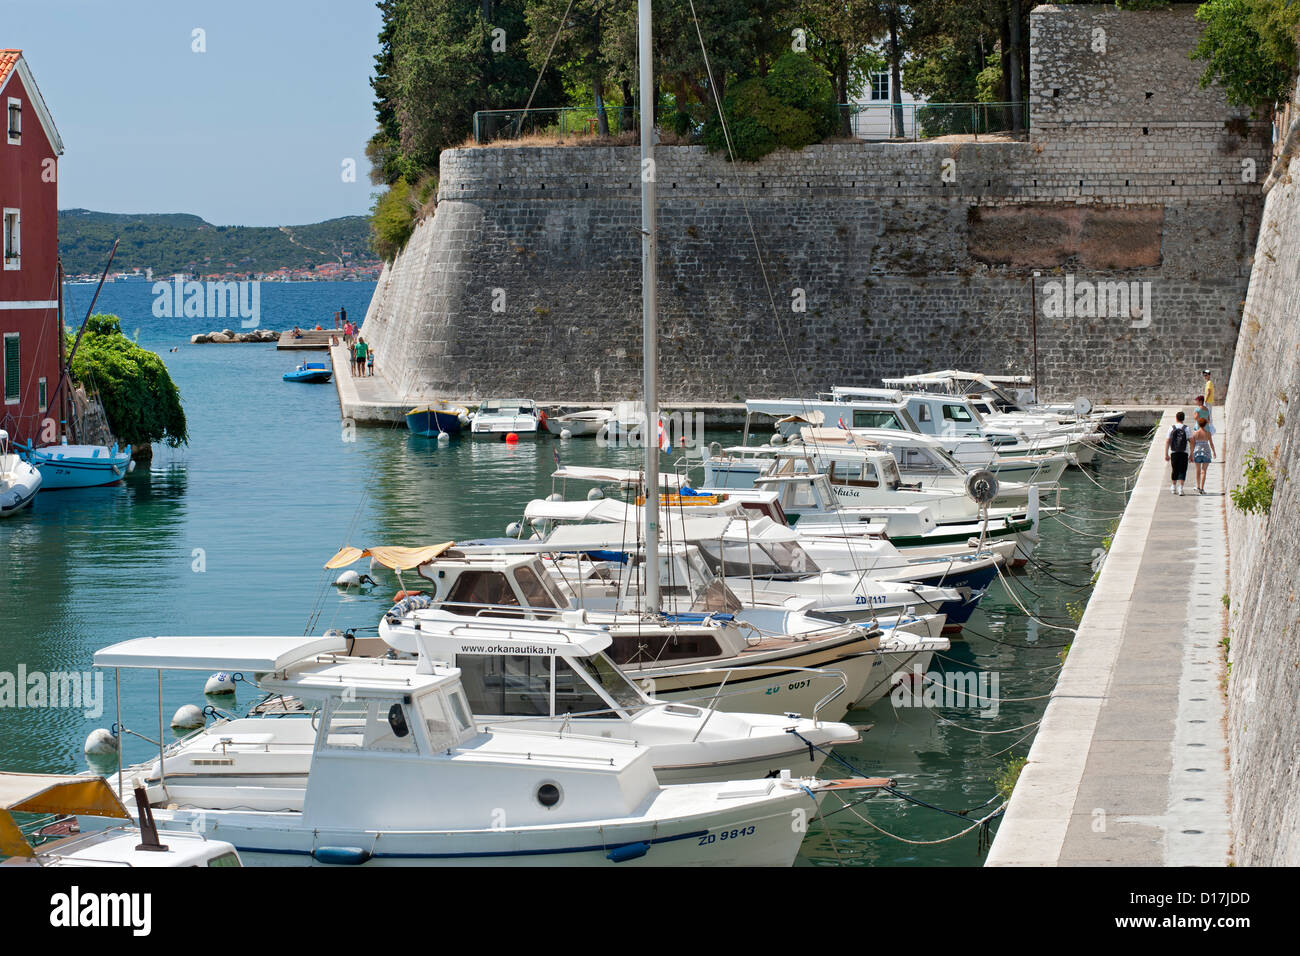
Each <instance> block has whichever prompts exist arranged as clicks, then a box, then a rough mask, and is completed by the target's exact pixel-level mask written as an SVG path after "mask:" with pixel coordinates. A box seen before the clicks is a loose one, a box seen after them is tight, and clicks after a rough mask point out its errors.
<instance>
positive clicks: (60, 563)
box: [0, 283, 1136, 866]
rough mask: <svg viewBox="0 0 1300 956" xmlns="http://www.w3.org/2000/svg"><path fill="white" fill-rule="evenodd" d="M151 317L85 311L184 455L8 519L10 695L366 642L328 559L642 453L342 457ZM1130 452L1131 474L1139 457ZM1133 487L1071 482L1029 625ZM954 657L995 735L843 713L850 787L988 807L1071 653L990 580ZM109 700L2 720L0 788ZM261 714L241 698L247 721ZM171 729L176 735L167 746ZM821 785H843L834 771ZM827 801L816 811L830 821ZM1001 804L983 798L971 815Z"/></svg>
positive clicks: (948, 664)
mask: <svg viewBox="0 0 1300 956" xmlns="http://www.w3.org/2000/svg"><path fill="white" fill-rule="evenodd" d="M373 288H374V286H373V283H303V284H279V283H266V284H263V286H262V288H261V308H262V316H261V321H260V322H259V325H260V326H262V327H269V328H275V329H284V328H290V327H292V326H293V325H295V324H297V325H301V326H304V327H310V326H314V325H315V324H317V323H318V322H319V323H320V324H322V325H330V324H332V321H333V320H332V316H333V313H334V310H335V309H337V308H338V306H339V305H344V306H346V308H347V310H348V314H349V315H350V316H352V317H353V318H356V319H360V318H361V317H362V316H364V314H365V309H366V305H367V303H368V302H369V298H370V294H371V292H372V290H373ZM92 291H93V287H88V286H76V287H72V288H70V290H69V307H68V314H69V322H70V323H71V322H73V321H74V320H75V321H79V320H80V318H81V316H82V315H83V314H84V310H85V307H86V305H87V304H88V302H89V298H90V295H91V293H92ZM152 302H153V297H152V294H151V290H150V287H149V286H148V285H147V284H132V285H123V284H117V285H111V286H106V287H105V289H104V292H103V294H102V295H101V297H100V302H99V305H98V306H97V309H96V311H104V312H113V313H116V314H117V315H119V316H121V317H122V328H123V330H124V331H126V332H127V333H128V334H131V335H136V334H137V331H138V337H139V341H140V344H141V345H143V346H145V347H146V348H149V349H152V350H154V351H157V352H158V353H159V354H160V355H162V357H163V359H164V360H165V361H166V363H167V365H168V367H169V368H170V369H171V372H172V375H173V377H174V378H175V380H176V382H177V384H178V385H179V387H180V389H181V394H182V398H183V399H184V402H185V409H186V414H187V416H188V419H189V432H190V444H189V445H188V446H185V447H182V448H179V449H169V448H166V447H163V446H156V447H155V454H154V460H153V466H152V468H150V469H148V470H145V469H140V470H137V471H136V472H135V473H133V474H132V475H131V476H130V477H129V478H128V479H127V480H126V481H125V482H124V483H122V484H119V485H116V486H114V487H109V488H100V489H93V490H87V491H63V492H54V493H47V494H42V495H40V496H39V497H38V498H37V501H36V504H35V507H34V509H33V510H32V511H31V512H30V513H28V514H24V515H21V516H19V517H17V518H12V519H7V520H5V521H3V522H0V582H3V583H2V584H0V673H2V672H8V673H10V674H14V675H16V674H17V673H18V671H19V668H20V666H23V667H25V668H26V670H27V671H29V672H33V671H79V672H84V671H89V670H91V667H90V662H91V658H92V655H93V653H94V651H95V650H96V649H98V648H101V647H104V646H106V645H108V644H111V643H114V642H116V641H120V640H124V639H126V638H130V637H137V636H142V635H149V634H301V633H304V632H305V631H306V630H307V629H308V628H310V630H311V631H313V632H315V633H320V632H321V631H323V630H324V629H326V628H329V627H345V628H346V627H365V626H373V625H374V624H375V623H377V621H378V619H379V617H380V615H381V614H382V613H383V612H384V611H385V610H386V609H387V608H388V606H389V605H390V603H391V598H392V594H393V591H394V590H395V589H396V586H395V584H394V583H393V582H392V579H391V578H390V577H388V576H387V575H385V576H384V577H383V578H382V579H381V586H380V587H378V588H375V589H373V590H372V591H371V592H369V593H366V594H356V593H353V594H340V593H338V592H336V591H335V589H334V588H333V587H332V586H330V584H329V581H330V580H331V579H332V578H333V573H329V572H324V571H323V570H322V567H321V566H322V565H323V564H324V563H325V561H326V560H328V559H329V558H330V557H331V556H332V555H333V554H334V553H335V552H336V551H337V550H338V548H339V547H341V546H342V545H344V544H355V545H359V546H365V545H368V544H379V543H384V544H411V545H413V544H421V543H432V542H438V541H445V540H448V539H451V538H467V537H477V536H485V535H497V534H501V533H502V532H503V531H504V529H505V526H506V525H507V524H508V523H509V522H510V521H513V520H516V519H517V518H518V517H519V515H520V512H521V511H522V509H523V506H524V504H525V503H526V502H527V501H528V500H529V499H530V498H532V497H537V496H545V495H546V494H549V493H550V492H551V490H552V489H551V482H550V474H551V471H552V470H553V468H554V462H553V458H552V453H553V451H554V450H555V449H557V448H558V449H559V453H560V456H561V458H562V460H563V461H564V462H565V463H568V464H615V463H622V464H626V465H629V466H635V465H636V464H637V461H638V458H639V452H637V451H635V450H629V449H600V448H597V447H596V444H595V442H594V441H590V440H582V441H579V440H573V441H568V442H559V441H555V440H552V439H549V438H544V439H538V440H536V441H524V442H521V443H520V444H519V445H518V446H515V447H511V446H507V445H505V444H503V443H499V442H490V441H468V440H459V441H453V442H452V443H450V445H448V446H445V447H442V448H439V447H438V446H437V444H436V443H435V442H433V441H430V440H428V439H421V438H416V437H414V436H411V435H409V433H407V432H406V430H405V429H404V428H403V429H400V430H389V429H359V430H358V431H357V432H356V434H355V441H351V442H348V441H344V432H343V429H342V427H341V425H340V422H339V415H338V402H337V398H336V395H335V391H334V387H333V385H328V386H320V385H299V384H292V383H287V382H283V381H281V378H280V376H281V375H282V374H283V373H284V372H285V371H287V370H289V369H291V368H292V367H294V366H295V365H296V364H297V362H298V360H299V356H296V355H294V354H293V353H283V352H277V351H276V349H275V347H274V345H253V344H242V345H198V346H191V345H189V344H188V342H189V337H190V335H191V334H193V333H195V332H207V331H211V330H212V329H214V328H221V327H223V326H231V327H235V326H237V324H238V323H237V321H235V320H220V319H216V320H210V319H183V320H177V319H157V318H154V317H153V315H152V312H151V305H152ZM172 347H177V348H178V351H177V352H174V353H173V352H170V351H169V350H170V349H171V348H172ZM309 354H312V355H317V357H318V358H319V357H320V356H321V355H323V353H319V354H317V353H309ZM380 358H381V360H382V356H380ZM939 364H942V363H941V362H940V363H939ZM706 437H707V438H708V439H709V440H715V439H716V440H722V441H734V440H735V439H736V438H737V437H738V436H737V435H736V434H735V433H727V432H709V433H707V434H706ZM1128 441H1129V442H1133V441H1135V439H1132V438H1130V439H1128ZM1124 454H1125V455H1126V456H1127V457H1130V458H1131V457H1134V453H1133V452H1132V451H1131V450H1130V451H1125V452H1124ZM1135 467H1136V466H1135V465H1134V464H1131V463H1129V462H1128V461H1124V460H1120V459H1118V458H1105V459H1103V460H1101V463H1100V464H1098V465H1096V466H1093V467H1091V468H1090V469H1089V472H1088V475H1084V474H1081V473H1080V472H1078V471H1076V470H1071V471H1070V472H1067V474H1066V480H1065V485H1066V491H1065V493H1064V495H1063V498H1062V502H1063V504H1065V505H1066V506H1067V508H1068V513H1067V514H1066V515H1065V516H1064V521H1065V522H1068V524H1069V525H1070V526H1071V527H1066V525H1065V524H1064V523H1062V522H1060V521H1056V520H1045V521H1044V523H1043V528H1042V531H1043V542H1042V544H1041V545H1040V547H1039V549H1038V551H1037V552H1036V554H1035V560H1036V561H1037V562H1040V563H1041V565H1042V567H1031V568H1030V569H1028V570H1027V571H1026V572H1024V573H1020V574H1017V575H1016V576H1015V577H1014V578H1013V579H1012V588H1014V590H1015V593H1016V595H1017V596H1018V597H1019V599H1020V600H1021V601H1022V602H1024V604H1025V605H1026V607H1027V608H1028V609H1029V610H1030V611H1032V612H1033V613H1034V614H1035V615H1036V616H1038V617H1039V618H1041V619H1042V620H1044V621H1047V622H1052V623H1056V624H1061V625H1067V626H1068V625H1070V624H1071V620H1070V615H1069V612H1068V610H1067V608H1066V604H1067V603H1069V602H1082V601H1084V600H1086V598H1087V596H1088V593H1089V586H1088V582H1089V579H1090V577H1091V575H1092V562H1093V560H1094V549H1095V548H1099V547H1100V546H1101V537H1102V536H1104V535H1105V534H1106V532H1107V529H1108V526H1109V524H1110V522H1111V521H1113V520H1115V519H1117V517H1118V512H1119V511H1120V510H1121V509H1122V507H1123V501H1124V499H1123V497H1122V495H1120V494H1116V493H1111V492H1109V491H1106V490H1102V489H1101V488H1098V486H1097V483H1100V484H1101V485H1104V486H1106V488H1108V489H1122V488H1123V487H1124V481H1125V478H1126V477H1127V476H1128V475H1131V474H1132V472H1133V471H1134V470H1135ZM1090 478H1091V480H1090ZM1072 529H1073V530H1072ZM1094 536H1095V537H1094ZM981 635H986V636H981ZM967 638H968V639H967V640H966V641H963V642H957V643H955V644H954V646H953V650H952V651H951V652H950V653H948V654H946V655H944V659H943V660H936V663H935V669H940V668H943V669H947V670H949V671H963V672H964V671H971V670H975V671H979V672H981V673H984V674H987V675H989V678H988V679H990V680H991V679H992V676H993V675H996V677H997V696H998V697H1000V698H1001V699H1002V700H1003V701H1004V702H1003V703H1001V704H1000V706H999V707H998V711H997V713H996V715H992V716H987V717H982V716H981V715H980V711H979V710H977V709H974V708H957V707H937V708H929V707H926V708H907V709H902V708H894V707H892V706H890V705H889V703H888V702H885V703H882V704H881V705H878V706H877V707H875V708H872V709H871V710H869V711H865V712H862V711H851V712H850V714H849V717H848V718H846V719H847V720H848V721H849V722H850V723H853V724H855V725H857V726H860V727H862V728H864V733H863V740H862V742H861V743H860V744H858V745H856V746H854V747H850V748H846V749H845V750H843V751H840V754H841V756H843V757H844V758H845V759H846V760H848V761H850V762H851V763H852V764H853V765H854V766H855V767H858V768H860V769H862V770H863V771H866V772H868V773H871V774H879V775H887V776H891V777H894V778H895V779H896V780H897V783H898V787H899V788H900V789H901V790H903V791H905V792H907V793H908V794H911V795H912V796H914V797H916V798H917V799H919V800H922V801H924V802H926V803H929V804H932V805H934V806H937V807H942V808H945V809H949V810H966V809H969V808H974V807H978V806H980V805H981V804H984V803H985V802H986V801H989V800H990V798H992V797H994V796H995V787H994V784H993V783H992V781H991V778H992V777H994V776H995V775H996V774H997V772H998V771H999V770H1000V769H1001V767H1002V766H1003V765H1004V764H1005V762H1006V761H1007V760H1008V759H1009V758H1010V757H1012V756H1015V755H1024V754H1025V753H1027V752H1028V749H1029V746H1030V744H1031V743H1032V740H1033V737H1032V734H1033V731H1034V722H1035V721H1036V720H1037V719H1038V718H1039V717H1040V716H1041V714H1042V711H1043V708H1044V706H1045V703H1046V702H1045V700H1043V699H1042V698H1043V696H1044V695H1045V694H1047V693H1048V692H1050V690H1051V687H1052V684H1053V681H1054V680H1055V678H1056V674H1057V672H1058V670H1059V667H1060V660H1059V655H1060V652H1061V649H1062V647H1063V645H1065V644H1067V643H1068V642H1069V639H1070V634H1069V633H1068V632H1066V631H1060V630H1053V629H1050V628H1048V627H1045V626H1042V625H1039V624H1036V623H1035V622H1034V621H1031V620H1029V619H1028V618H1027V617H1026V616H1025V615H1024V613H1023V612H1021V611H1020V610H1019V609H1018V608H1017V607H1016V605H1015V604H1014V603H1013V601H1012V599H1011V597H1010V596H1009V595H1008V594H1007V593H1006V591H1005V590H1004V588H1003V587H1002V586H1001V585H1000V584H995V585H994V587H993V589H992V591H991V592H990V593H989V595H988V596H986V598H985V600H984V603H983V605H982V606H981V609H980V611H979V612H978V613H977V614H976V615H975V617H974V619H973V620H972V622H971V626H970V628H968V631H967ZM205 677H206V675H203V674H197V673H195V674H179V675H175V674H174V675H168V676H167V677H165V678H164V700H165V702H164V712H165V716H166V717H170V716H171V714H172V712H173V711H174V710H175V709H176V708H177V707H179V706H180V705H181V704H185V703H196V704H199V705H200V706H202V705H203V703H204V700H203V693H202V689H203V682H204V679H205ZM103 690H104V694H105V696H106V698H107V700H105V701H104V712H103V714H101V715H96V716H86V715H85V714H84V713H83V712H82V710H77V709H49V708H35V707H26V708H16V707H7V708H4V709H0V768H3V769H6V770H18V771H29V772H68V771H73V770H80V769H83V768H84V767H85V766H86V758H85V757H84V756H83V755H82V752H81V748H82V743H83V741H84V740H85V738H86V735H87V734H88V733H89V732H90V731H91V730H92V729H94V728H96V727H108V726H109V725H110V724H112V723H113V721H114V714H113V681H112V677H111V675H108V676H107V677H106V678H105V680H104V683H103ZM122 697H123V716H124V722H125V723H126V725H127V726H128V727H131V728H133V729H135V730H137V731H138V732H140V733H142V734H145V735H148V736H156V735H157V733H158V726H157V710H156V706H155V677H154V675H153V674H152V673H149V674H145V673H138V674H131V675H127V676H125V677H124V679H123V694H122ZM1012 698H1014V699H1015V701H1014V702H1013V701H1012V700H1011V699H1012ZM253 699H255V695H254V694H253V693H250V692H249V690H248V689H247V688H243V689H241V693H240V695H239V702H240V705H241V706H245V705H247V704H248V703H250V702H251V701H252V700H253ZM868 727H869V728H870V729H865V728H868ZM164 733H165V735H166V736H167V737H168V738H169V739H170V738H171V731H170V730H164ZM150 749H151V748H150V746H149V745H148V744H147V743H145V742H143V741H141V740H138V739H130V738H128V742H127V744H126V746H125V751H126V757H127V759H128V760H130V761H137V760H142V759H144V758H145V757H147V756H148V755H149V753H150ZM823 775H824V776H844V775H847V772H845V771H843V770H842V769H841V768H837V767H836V766H835V765H834V764H833V763H828V764H827V765H826V767H825V769H824V771H823ZM835 805H836V803H835V799H834V798H830V799H828V800H827V801H826V804H825V805H824V807H823V810H824V811H826V812H829V811H830V810H831V809H833V807H834V806H835ZM996 806H997V800H994V801H993V802H992V803H991V804H989V807H988V808H987V809H984V810H976V811H975V812H973V813H971V814H970V816H969V818H968V819H969V820H972V821H973V820H974V819H978V818H979V817H980V816H982V815H983V814H986V813H988V812H989V809H991V808H993V807H996ZM855 814H860V815H861V817H862V818H865V820H869V821H870V823H867V822H864V820H863V819H859V818H858V817H857V816H856V815H855ZM873 825H874V826H873ZM969 825H970V823H969V822H967V818H960V819H959V818H956V817H953V816H949V815H945V814H942V813H939V812H937V811H935V810H933V809H930V808H927V807H923V806H917V805H912V804H908V803H905V802H904V801H902V800H899V799H897V798H896V797H893V796H890V795H881V796H878V797H876V798H874V799H872V800H870V801H868V802H867V803H865V804H863V805H861V806H859V807H857V808H856V810H855V811H853V812H849V811H841V812H839V813H835V814H833V815H831V816H830V817H829V818H828V819H827V820H825V821H824V822H823V821H814V822H813V823H812V824H811V825H810V829H809V835H808V838H807V840H806V842H805V844H804V850H803V854H802V858H801V862H803V863H809V864H826V865H834V864H836V863H845V864H854V865H862V864H867V865H870V864H877V865H909V866H943V865H949V866H975V865H979V864H980V863H981V862H982V860H983V857H982V856H981V855H980V854H979V853H978V852H977V848H978V847H977V842H978V836H977V834H976V833H969V834H967V835H966V836H963V837H961V838H960V839H957V840H953V841H949V842H944V843H938V844H935V845H916V844H915V843H904V842H900V841H897V840H894V839H891V838H890V837H887V836H884V835H882V834H881V833H880V832H878V831H877V830H876V829H875V828H876V827H878V828H880V829H882V830H885V831H888V832H889V833H892V834H894V835H896V836H898V837H902V838H904V839H906V840H909V841H934V840H942V839H944V838H945V837H948V836H951V835H952V834H955V833H958V832H960V831H962V830H964V829H966V828H967V827H968V826H969ZM994 827H996V823H994ZM827 828H829V830H828V829H827Z"/></svg>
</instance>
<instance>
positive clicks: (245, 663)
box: [95, 634, 347, 673]
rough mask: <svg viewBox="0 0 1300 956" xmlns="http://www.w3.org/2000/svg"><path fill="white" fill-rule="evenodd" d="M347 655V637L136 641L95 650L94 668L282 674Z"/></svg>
mask: <svg viewBox="0 0 1300 956" xmlns="http://www.w3.org/2000/svg"><path fill="white" fill-rule="evenodd" d="M345 653H347V639H346V638H345V637H343V635H341V634H340V635H337V636H334V637H302V636H297V637H252V636H245V635H236V636H231V637H137V638H133V639H132V640H129V641H122V642H121V643H119V644H113V645H112V646H110V647H105V648H104V649H103V650H99V651H96V652H95V666H96V667H131V668H136V667H139V668H153V669H157V670H191V671H251V672H253V673H265V672H268V671H279V670H284V669H285V668H286V667H290V666H292V665H294V664H297V663H298V662H299V661H304V660H307V659H308V658H311V657H315V656H317V655H319V654H345Z"/></svg>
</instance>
